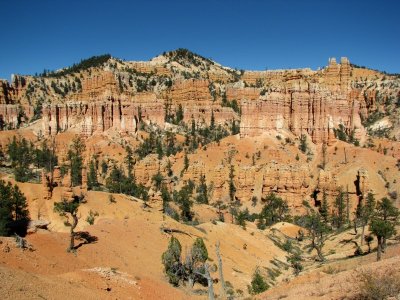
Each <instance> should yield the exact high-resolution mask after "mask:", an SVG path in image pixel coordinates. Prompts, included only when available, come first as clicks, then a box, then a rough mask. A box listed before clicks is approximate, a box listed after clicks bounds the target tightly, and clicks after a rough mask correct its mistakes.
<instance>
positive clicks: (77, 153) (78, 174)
mask: <svg viewBox="0 0 400 300" xmlns="http://www.w3.org/2000/svg"><path fill="white" fill-rule="evenodd" d="M85 148H86V147H85V144H84V142H83V140H82V139H81V138H80V137H79V136H76V137H75V138H74V139H73V140H72V145H71V147H70V149H69V151H68V159H69V161H70V168H71V182H72V185H73V186H78V185H81V184H82V167H83V158H82V154H83V152H84V151H85Z"/></svg>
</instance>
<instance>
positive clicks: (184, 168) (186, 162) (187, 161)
mask: <svg viewBox="0 0 400 300" xmlns="http://www.w3.org/2000/svg"><path fill="white" fill-rule="evenodd" d="M188 168H189V157H188V155H187V153H186V151H185V155H184V157H183V169H182V171H181V176H182V175H183V173H184V172H185V171H186V170H187V169H188Z"/></svg>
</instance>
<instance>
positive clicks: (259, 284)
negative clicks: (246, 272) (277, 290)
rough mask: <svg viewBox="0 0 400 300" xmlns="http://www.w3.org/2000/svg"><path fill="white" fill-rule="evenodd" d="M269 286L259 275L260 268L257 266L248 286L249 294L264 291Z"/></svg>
mask: <svg viewBox="0 0 400 300" xmlns="http://www.w3.org/2000/svg"><path fill="white" fill-rule="evenodd" d="M268 288H269V285H268V283H267V282H266V281H265V279H264V277H263V276H262V275H261V273H260V270H259V269H258V268H257V269H256V270H255V271H254V274H253V278H252V280H251V285H250V286H248V289H249V292H250V294H253V295H256V294H260V293H262V292H265V291H266V290H267V289H268Z"/></svg>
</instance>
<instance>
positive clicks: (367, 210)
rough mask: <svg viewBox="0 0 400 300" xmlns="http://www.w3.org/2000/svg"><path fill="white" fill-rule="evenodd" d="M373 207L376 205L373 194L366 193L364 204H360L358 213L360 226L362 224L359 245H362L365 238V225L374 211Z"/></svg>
mask: <svg viewBox="0 0 400 300" xmlns="http://www.w3.org/2000/svg"><path fill="white" fill-rule="evenodd" d="M375 207H376V201H375V197H374V194H372V193H368V195H367V198H366V202H365V205H362V206H361V207H360V208H359V210H360V212H359V214H360V219H361V226H362V231H361V245H363V243H364V241H365V238H364V235H365V226H367V225H368V223H369V222H370V220H371V218H372V216H373V215H374V212H375Z"/></svg>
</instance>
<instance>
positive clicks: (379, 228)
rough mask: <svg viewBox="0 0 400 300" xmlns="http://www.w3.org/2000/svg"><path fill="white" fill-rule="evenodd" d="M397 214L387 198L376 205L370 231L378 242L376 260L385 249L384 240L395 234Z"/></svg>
mask: <svg viewBox="0 0 400 300" xmlns="http://www.w3.org/2000/svg"><path fill="white" fill-rule="evenodd" d="M399 214H400V212H399V209H398V208H397V207H396V206H394V204H393V202H392V201H391V200H389V199H388V198H387V197H384V198H382V199H381V201H379V202H378V203H377V205H376V213H375V215H374V216H373V218H372V221H371V225H370V230H371V232H372V233H373V234H374V235H375V236H376V237H377V240H378V252H379V253H378V260H379V259H380V254H381V252H383V251H384V250H385V248H386V240H387V239H388V238H390V237H391V236H392V235H394V234H396V229H395V226H396V225H397V224H398V218H399Z"/></svg>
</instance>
